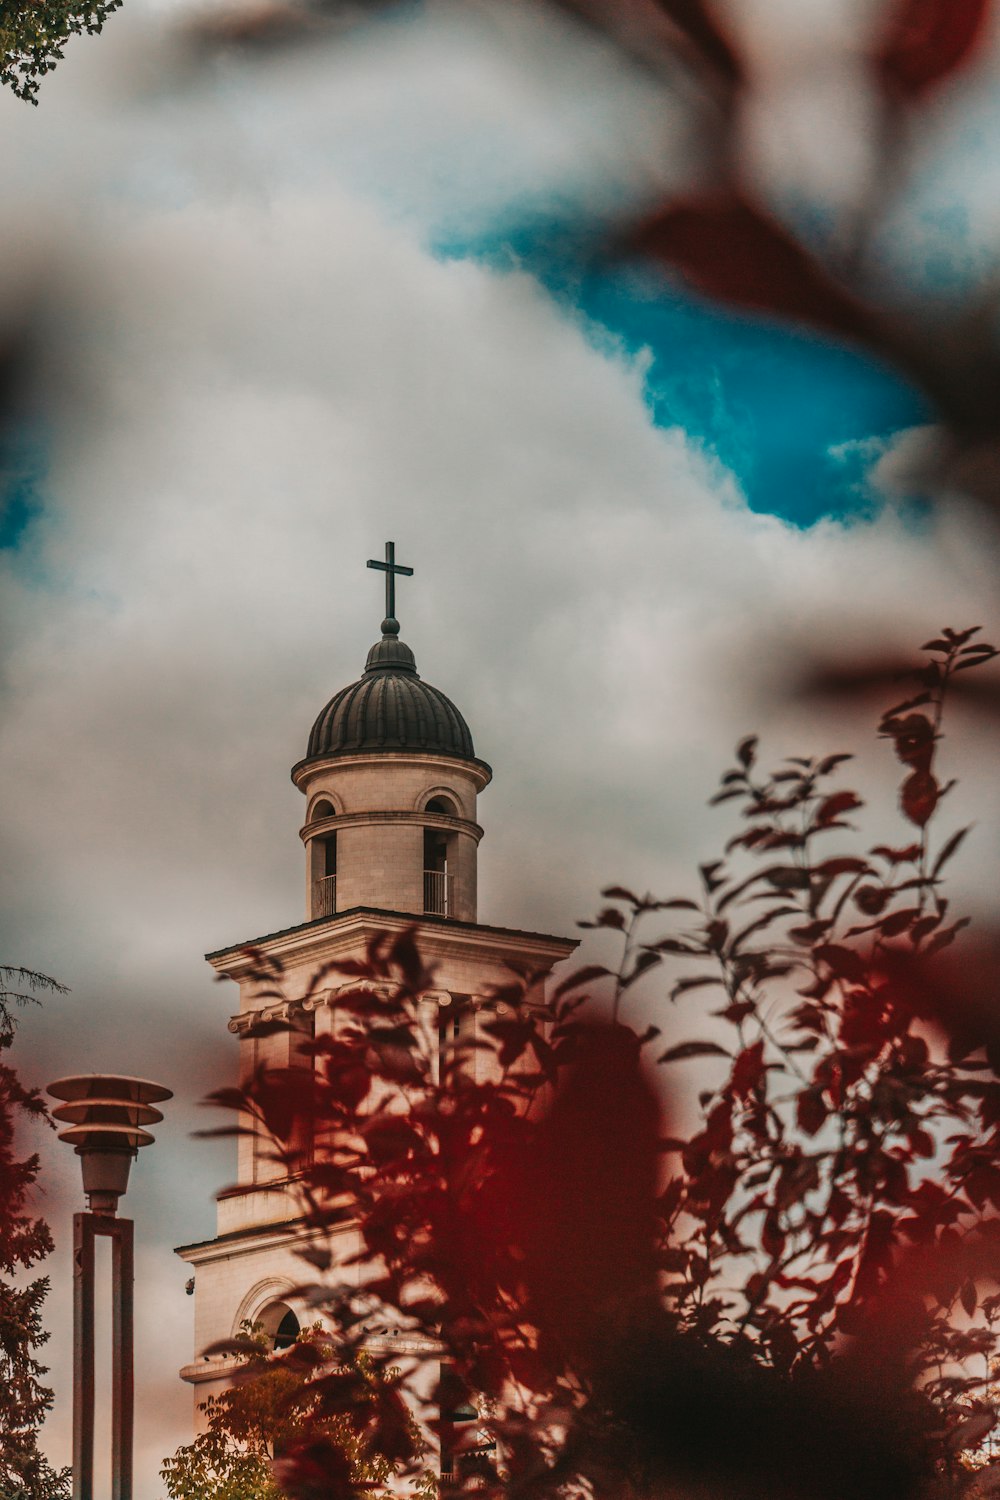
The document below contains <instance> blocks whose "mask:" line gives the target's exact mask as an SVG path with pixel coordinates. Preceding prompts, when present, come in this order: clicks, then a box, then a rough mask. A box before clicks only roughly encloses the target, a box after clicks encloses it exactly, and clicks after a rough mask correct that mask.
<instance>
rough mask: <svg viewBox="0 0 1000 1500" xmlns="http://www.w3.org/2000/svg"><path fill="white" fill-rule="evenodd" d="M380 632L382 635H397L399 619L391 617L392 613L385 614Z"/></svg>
mask: <svg viewBox="0 0 1000 1500" xmlns="http://www.w3.org/2000/svg"><path fill="white" fill-rule="evenodd" d="M382 634H383V635H398V634H399V621H398V620H394V619H393V617H392V615H386V617H385V619H384V620H383V621H382Z"/></svg>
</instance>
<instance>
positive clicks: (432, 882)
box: [424, 870, 455, 917]
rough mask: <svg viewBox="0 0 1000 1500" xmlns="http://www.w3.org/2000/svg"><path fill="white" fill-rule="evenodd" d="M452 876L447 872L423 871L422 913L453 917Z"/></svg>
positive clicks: (453, 880)
mask: <svg viewBox="0 0 1000 1500" xmlns="http://www.w3.org/2000/svg"><path fill="white" fill-rule="evenodd" d="M454 884H455V877H454V875H449V874H448V872H447V870H425V871H424V911H425V912H429V913H430V914H431V915H432V916H436V917H450V916H453V915H454V902H455V898H454V894H453V890H454Z"/></svg>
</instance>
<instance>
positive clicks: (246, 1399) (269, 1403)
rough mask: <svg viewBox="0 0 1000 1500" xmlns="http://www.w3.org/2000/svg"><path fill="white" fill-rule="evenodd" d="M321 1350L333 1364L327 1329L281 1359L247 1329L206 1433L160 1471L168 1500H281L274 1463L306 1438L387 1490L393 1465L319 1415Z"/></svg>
mask: <svg viewBox="0 0 1000 1500" xmlns="http://www.w3.org/2000/svg"><path fill="white" fill-rule="evenodd" d="M324 1347H325V1348H326V1350H327V1353H328V1356H329V1359H330V1360H333V1359H334V1352H333V1349H332V1347H330V1346H329V1344H326V1345H324V1335H323V1332H322V1330H321V1329H319V1328H313V1329H310V1330H307V1331H304V1332H303V1333H302V1334H300V1336H299V1339H298V1342H297V1344H296V1346H295V1347H293V1348H292V1349H290V1350H289V1351H287V1353H286V1354H285V1355H284V1356H283V1357H281V1358H280V1359H276V1358H274V1357H272V1354H271V1343H270V1340H269V1339H268V1338H267V1336H266V1335H265V1334H264V1333H263V1332H262V1331H261V1329H260V1328H259V1327H256V1326H255V1327H247V1328H246V1329H245V1331H244V1335H243V1337H242V1338H241V1339H238V1340H236V1341H235V1344H234V1346H233V1348H234V1351H235V1352H238V1354H239V1356H240V1365H241V1367H240V1369H239V1370H238V1372H237V1377H236V1380H235V1381H234V1383H233V1385H232V1387H231V1388H230V1389H229V1390H226V1391H223V1392H222V1394H221V1395H220V1396H209V1398H208V1400H207V1401H206V1402H205V1407H204V1410H205V1413H206V1416H207V1420H208V1430H207V1431H206V1432H203V1433H201V1434H200V1435H199V1436H198V1437H196V1438H195V1440H194V1442H193V1443H188V1444H186V1445H185V1446H184V1447H181V1448H178V1450H177V1452H176V1453H175V1454H174V1456H173V1458H168V1459H167V1460H166V1461H165V1463H164V1465H163V1467H162V1469H161V1470H160V1474H161V1476H162V1478H163V1481H164V1483H165V1484H166V1487H167V1494H168V1496H169V1497H170V1500H282V1495H283V1493H284V1492H283V1491H282V1490H281V1489H279V1487H278V1485H277V1483H276V1481H275V1478H274V1473H273V1469H272V1464H273V1462H274V1460H279V1461H280V1458H281V1455H282V1454H283V1453H284V1452H285V1451H286V1450H288V1449H290V1448H292V1447H294V1446H296V1445H297V1444H301V1442H302V1441H303V1436H304V1434H305V1433H307V1432H308V1433H309V1434H310V1436H315V1435H318V1434H320V1435H322V1436H323V1437H325V1438H329V1439H330V1440H331V1441H333V1442H335V1443H336V1444H337V1446H338V1449H340V1450H341V1451H343V1452H344V1453H345V1455H346V1460H347V1463H348V1465H349V1471H348V1474H347V1476H346V1477H348V1478H349V1481H350V1483H351V1484H352V1485H380V1484H384V1483H385V1482H386V1480H387V1479H388V1478H389V1477H390V1475H391V1474H392V1472H393V1466H392V1464H391V1462H390V1461H389V1460H388V1459H387V1458H385V1457H383V1456H381V1455H379V1454H377V1453H373V1452H372V1451H371V1445H370V1444H368V1443H366V1441H365V1439H364V1437H363V1436H362V1435H361V1434H359V1433H358V1432H356V1431H355V1430H354V1428H353V1427H351V1425H350V1423H349V1422H348V1421H347V1419H346V1418H345V1417H343V1416H320V1415H319V1414H318V1412H317V1399H316V1387H315V1386H314V1385H313V1384H312V1381H313V1376H314V1375H315V1373H316V1360H317V1355H318V1353H319V1351H321V1350H322V1349H323V1348H324ZM339 1373H340V1375H341V1377H342V1378H343V1379H344V1380H345V1381H346V1382H347V1383H354V1384H357V1385H358V1386H359V1387H364V1386H366V1385H367V1384H368V1383H370V1382H371V1381H373V1380H376V1379H377V1377H376V1376H375V1375H374V1374H373V1372H372V1369H371V1366H370V1364H368V1363H367V1362H366V1361H365V1360H364V1358H363V1357H362V1358H360V1359H358V1360H357V1361H356V1362H355V1364H354V1366H353V1367H352V1368H351V1369H349V1370H341V1371H340V1372H339ZM0 1500H2V1496H0Z"/></svg>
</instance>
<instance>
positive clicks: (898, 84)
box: [875, 0, 991, 100]
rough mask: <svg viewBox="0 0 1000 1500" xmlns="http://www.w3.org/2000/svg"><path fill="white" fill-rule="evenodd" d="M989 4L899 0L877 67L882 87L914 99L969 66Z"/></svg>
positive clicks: (983, 31) (984, 0)
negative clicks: (967, 64)
mask: <svg viewBox="0 0 1000 1500" xmlns="http://www.w3.org/2000/svg"><path fill="white" fill-rule="evenodd" d="M990 10H991V3H990V0H897V3H896V6H895V8H894V12H893V15H892V17H891V20H890V24H889V27H888V29H887V32H886V35H885V37H884V39H883V42H882V46H881V48H880V49H879V52H878V53H877V55H876V57H875V67H876V70H877V72H878V75H879V77H880V79H881V82H882V84H883V87H885V88H886V89H887V90H888V91H889V92H890V93H891V94H895V95H896V96H897V97H900V98H902V99H910V100H914V99H917V98H919V96H920V95H922V94H924V93H926V92H927V90H928V89H931V88H933V86H934V85H935V84H937V83H941V82H942V81H943V80H944V79H946V78H947V77H948V76H949V74H951V73H953V72H955V70H956V69H957V68H959V67H961V66H962V64H963V63H967V62H969V60H970V59H971V57H972V55H973V53H974V52H975V50H976V48H977V47H978V46H979V45H980V43H981V42H982V40H983V38H984V36H985V34H986V22H987V19H988V17H989V14H990Z"/></svg>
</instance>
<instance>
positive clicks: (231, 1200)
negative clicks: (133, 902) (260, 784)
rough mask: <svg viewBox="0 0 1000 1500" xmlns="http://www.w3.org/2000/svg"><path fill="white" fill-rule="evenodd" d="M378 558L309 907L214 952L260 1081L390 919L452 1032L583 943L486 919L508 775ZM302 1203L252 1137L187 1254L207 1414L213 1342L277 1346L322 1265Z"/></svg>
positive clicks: (310, 839)
mask: <svg viewBox="0 0 1000 1500" xmlns="http://www.w3.org/2000/svg"><path fill="white" fill-rule="evenodd" d="M368 566H369V567H370V568H376V569H379V570H380V571H383V572H384V573H385V585H386V606H385V619H384V620H383V621H382V632H381V639H380V640H378V641H376V643H375V644H374V645H373V646H372V648H371V650H370V651H369V652H368V657H367V660H366V662H365V669H364V672H363V673H362V675H361V677H360V678H359V679H358V681H357V682H353V683H351V684H350V685H349V686H347V687H344V688H341V689H340V691H339V692H337V693H335V694H334V696H333V697H332V698H331V699H330V701H329V703H328V704H327V705H326V707H325V708H324V709H323V710H322V712H321V713H320V714H319V716H318V718H317V719H316V722H315V723H314V724H313V727H312V730H311V732H310V734H309V740H308V745H307V748H306V754H305V756H304V758H303V759H302V760H300V761H299V762H298V763H297V764H296V765H295V766H294V767H293V769H292V780H293V781H294V783H295V785H296V786H297V787H298V788H299V790H300V791H301V792H302V794H303V796H304V797H305V822H304V825H303V827H302V828H301V830H300V835H299V836H300V838H301V839H302V841H303V844H304V846H305V865H306V920H305V921H304V922H302V923H300V924H299V925H298V926H295V927H291V928H287V929H285V930H284V931H281V932H274V933H270V934H268V935H267V936H265V937H258V938H249V939H246V940H244V941H243V942H240V943H236V944H234V945H232V946H231V947H228V948H221V949H219V950H218V951H216V952H214V953H210V954H209V955H208V962H209V963H210V964H211V965H212V967H213V969H215V971H216V973H217V974H220V975H225V976H226V977H228V978H230V979H232V980H234V981H235V982H236V983H237V984H238V985H239V990H240V1001H239V1009H238V1011H237V1013H236V1015H234V1016H233V1017H232V1019H231V1020H230V1022H229V1029H230V1031H232V1032H234V1033H235V1035H236V1036H237V1038H238V1039H239V1040H238V1046H239V1052H240V1075H241V1078H243V1079H248V1078H250V1077H251V1076H252V1075H253V1073H254V1071H255V1070H256V1069H257V1068H259V1067H261V1066H270V1067H286V1066H289V1065H290V1064H292V1063H293V1062H295V1060H296V1053H297V1050H298V1048H299V1047H300V1046H301V1043H302V1041H303V1040H306V1039H308V1038H311V1037H314V1036H321V1035H323V1034H324V1033H328V1032H329V1031H330V1030H331V1028H332V1027H333V1025H334V1024H335V1021H334V1013H335V1010H336V997H337V992H338V989H339V988H340V984H339V981H338V980H337V979H336V978H334V980H332V981H331V984H330V985H329V986H328V987H326V988H323V987H319V988H317V987H316V986H315V984H314V983H313V980H314V976H315V975H316V974H317V973H318V972H319V971H320V970H322V969H323V966H324V965H325V964H328V963H329V962H330V961H331V960H333V961H343V960H345V959H351V958H361V957H363V955H364V953H365V951H366V949H367V945H368V942H369V940H370V939H371V938H372V937H373V936H374V935H376V934H378V933H397V932H402V931H404V930H405V929H406V928H409V927H415V929H416V939H417V945H418V947H419V950H420V953H421V957H422V958H423V960H424V962H425V963H427V964H428V965H430V966H433V967H434V969H435V973H436V980H437V984H438V988H437V989H436V990H435V991H434V992H433V993H432V994H431V995H429V996H428V997H427V1006H428V1011H429V1018H430V1017H433V1020H435V1021H436V1030H437V1035H438V1036H439V1037H440V1038H441V1039H442V1040H445V1039H448V1038H453V1037H457V1036H458V1035H459V1034H460V1033H461V1034H465V1033H466V1032H467V1031H469V1030H472V1029H474V1028H475V1027H477V1026H478V1025H479V1023H480V1018H481V1017H482V1016H483V1013H484V1012H486V1013H487V1014H492V1013H493V1010H494V1006H495V1002H494V1000H493V999H492V992H493V990H494V988H495V987H497V986H501V985H504V984H508V983H509V982H510V980H511V978H512V968H511V966H514V967H516V968H518V969H525V968H526V969H530V970H532V971H534V972H547V971H548V969H550V968H551V967H552V965H553V964H555V963H558V962H559V961H560V960H561V959H564V958H566V957H568V955H569V954H570V953H571V952H572V951H573V949H574V948H575V946H576V943H575V941H574V940H573V939H570V938H561V937H553V936H550V935H548V934H544V933H534V932H521V931H517V930H514V929H511V928H504V927H493V926H488V925H486V924H484V923H481V922H479V920H478V911H477V892H476V869H477V859H478V850H479V842H480V840H481V838H482V836H483V830H482V828H481V827H480V825H479V822H478V812H477V799H478V796H479V793H480V792H481V791H483V789H484V788H485V787H486V786H487V785H488V784H489V782H490V779H491V777H492V771H491V769H490V767H489V766H488V765H487V764H486V762H485V761H483V760H480V759H479V758H478V757H477V756H476V754H475V750H474V748H473V742H472V735H471V733H470V730H469V727H468V725H467V724H466V722H465V719H464V718H463V717H462V715H461V713H460V712H459V710H458V709H457V708H456V707H455V705H454V704H453V703H452V702H451V700H450V699H449V698H447V697H445V695H444V693H442V692H440V691H439V690H438V689H437V688H435V687H431V685H430V684H429V683H427V682H425V681H424V680H423V679H422V678H421V676H420V675H419V673H418V672H417V667H416V661H415V658H414V654H413V652H412V651H411V650H410V647H409V646H407V645H406V644H405V643H404V642H403V641H402V640H401V639H400V637H399V623H398V621H397V619H396V612H395V583H396V578H397V576H399V575H400V574H411V573H412V571H413V570H412V568H407V567H403V566H400V565H398V564H397V563H396V561H395V550H394V546H393V543H391V542H388V543H387V544H386V556H385V562H381V561H374V560H373V561H371V562H369V564H368ZM262 962H263V963H265V964H268V965H271V966H273V967H274V971H275V974H276V975H277V979H276V983H275V985H273V986H272V985H268V986H267V987H262V986H261V985H260V983H259V980H258V978H257V976H258V975H259V972H260V967H261V964H262ZM347 987H350V986H347ZM276 988H277V989H279V990H280V994H278V995H277V996H276V995H275V993H274V990H275V989H276ZM265 989H266V992H265ZM275 1019H279V1020H281V1021H283V1022H285V1023H287V1029H283V1030H281V1031H278V1032H275V1033H271V1034H265V1035H259V1034H257V1031H256V1026H257V1023H259V1022H261V1021H268V1020H275ZM297 1213H298V1207H297V1204H296V1200H295V1195H294V1187H293V1184H292V1183H290V1182H289V1181H288V1180H287V1179H284V1178H282V1177H281V1176H280V1169H279V1168H278V1167H277V1166H276V1165H275V1163H273V1162H271V1161H269V1160H268V1158H267V1152H266V1149H264V1148H262V1147H260V1146H259V1145H258V1143H257V1142H256V1141H255V1140H253V1139H251V1138H250V1137H240V1138H239V1147H238V1161H237V1175H236V1183H235V1186H233V1187H232V1188H229V1189H227V1190H225V1191H224V1192H223V1193H221V1194H220V1196H219V1201H218V1225H217V1233H216V1237H215V1238H214V1239H212V1240H207V1241H204V1242H203V1243H201V1244H196V1245H185V1246H182V1247H181V1248H180V1249H179V1250H178V1254H179V1255H180V1256H181V1258H182V1259H183V1260H185V1261H187V1262H188V1263H189V1264H190V1265H191V1266H192V1268H193V1269H194V1272H195V1276H194V1296H195V1357H194V1360H193V1361H192V1363H191V1364H189V1365H186V1366H185V1367H184V1369H183V1370H182V1371H181V1375H182V1377H183V1378H184V1379H185V1380H188V1381H190V1382H191V1383H192V1384H193V1385H194V1387H195V1408H196V1425H197V1426H198V1427H200V1426H201V1425H202V1423H201V1422H200V1421H199V1420H198V1415H197V1409H198V1407H199V1405H200V1404H201V1403H202V1402H204V1400H205V1398H206V1396H208V1395H209V1394H214V1393H217V1392H218V1391H219V1390H221V1389H223V1388H224V1386H225V1384H226V1381H227V1377H228V1374H229V1372H230V1369H231V1366H230V1364H229V1362H228V1361H227V1360H225V1359H224V1358H220V1357H218V1356H209V1357H206V1356H204V1355H203V1354H202V1353H201V1351H202V1350H204V1349H205V1348H207V1347H209V1346H210V1345H212V1344H214V1343H217V1342H219V1341H221V1340H224V1339H228V1338H231V1337H233V1336H234V1335H235V1334H237V1333H238V1332H239V1330H240V1325H241V1324H242V1323H243V1322H255V1323H259V1324H261V1325H262V1326H263V1328H264V1330H265V1331H266V1332H267V1333H268V1334H269V1335H270V1336H271V1337H272V1338H273V1339H274V1340H275V1342H276V1345H277V1346H278V1347H281V1346H282V1345H283V1344H285V1343H287V1342H291V1341H292V1340H293V1339H294V1337H295V1335H296V1333H297V1332H298V1329H299V1326H300V1313H301V1309H300V1308H299V1307H298V1306H297V1304H296V1299H295V1295H294V1288H295V1287H296V1286H297V1285H299V1284H300V1283H302V1282H303V1281H306V1280H308V1279H309V1275H310V1274H311V1273H309V1268H308V1266H307V1265H306V1263H305V1262H303V1261H302V1260H301V1259H300V1258H299V1257H298V1256H297V1255H296V1253H295V1252H296V1249H297V1248H301V1247H302V1236H301V1226H300V1225H299V1224H298V1223H297V1220H296V1215H297ZM356 1245H357V1237H356V1234H355V1233H354V1231H353V1230H352V1229H351V1228H350V1226H347V1227H346V1228H345V1229H344V1230H342V1231H340V1232H339V1236H338V1244H337V1245H336V1246H335V1247H334V1251H335V1262H334V1267H333V1270H332V1272H331V1275H332V1276H333V1277H334V1278H335V1279H340V1280H343V1279H344V1275H345V1273H344V1272H343V1271H338V1269H337V1265H338V1263H341V1264H342V1263H343V1262H345V1261H347V1260H348V1259H349V1257H350V1256H351V1255H352V1253H353V1252H354V1250H355V1248H356ZM301 1316H302V1318H303V1319H305V1317H306V1314H305V1313H301Z"/></svg>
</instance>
